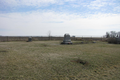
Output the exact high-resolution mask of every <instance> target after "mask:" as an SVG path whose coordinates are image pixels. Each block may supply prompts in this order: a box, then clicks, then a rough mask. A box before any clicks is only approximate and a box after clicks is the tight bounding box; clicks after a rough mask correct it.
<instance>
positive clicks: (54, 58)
mask: <svg viewBox="0 0 120 80" xmlns="http://www.w3.org/2000/svg"><path fill="white" fill-rule="evenodd" d="M78 59H80V60H83V61H86V62H88V63H89V64H88V65H87V66H86V65H83V64H81V63H79V62H74V61H76V60H78ZM119 75H120V45H115V44H108V43H105V42H97V43H95V44H92V43H89V44H78V45H60V44H59V41H36V42H30V43H28V42H1V43H0V80H17V79H19V80H75V79H76V80H97V79H101V80H106V79H110V80H119V79H120V76H119Z"/></svg>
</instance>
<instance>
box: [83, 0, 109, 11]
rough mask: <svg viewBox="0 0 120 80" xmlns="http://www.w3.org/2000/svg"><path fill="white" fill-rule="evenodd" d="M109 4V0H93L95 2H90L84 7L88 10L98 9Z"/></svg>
mask: <svg viewBox="0 0 120 80" xmlns="http://www.w3.org/2000/svg"><path fill="white" fill-rule="evenodd" d="M110 3H111V1H109V0H95V1H91V2H90V4H87V5H84V6H87V7H88V8H90V9H100V8H101V7H104V6H106V5H109V4H110Z"/></svg>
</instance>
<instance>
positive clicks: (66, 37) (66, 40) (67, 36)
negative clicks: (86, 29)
mask: <svg viewBox="0 0 120 80" xmlns="http://www.w3.org/2000/svg"><path fill="white" fill-rule="evenodd" d="M61 44H72V42H71V39H70V35H69V34H65V35H64V40H63V42H62V43H61Z"/></svg>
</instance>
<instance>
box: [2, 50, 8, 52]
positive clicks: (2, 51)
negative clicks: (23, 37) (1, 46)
mask: <svg viewBox="0 0 120 80" xmlns="http://www.w3.org/2000/svg"><path fill="white" fill-rule="evenodd" d="M0 52H8V51H6V50H0Z"/></svg>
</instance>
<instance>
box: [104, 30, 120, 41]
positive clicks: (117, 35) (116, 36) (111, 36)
mask: <svg viewBox="0 0 120 80" xmlns="http://www.w3.org/2000/svg"><path fill="white" fill-rule="evenodd" d="M106 38H108V42H109V43H120V32H115V31H110V32H106Z"/></svg>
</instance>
